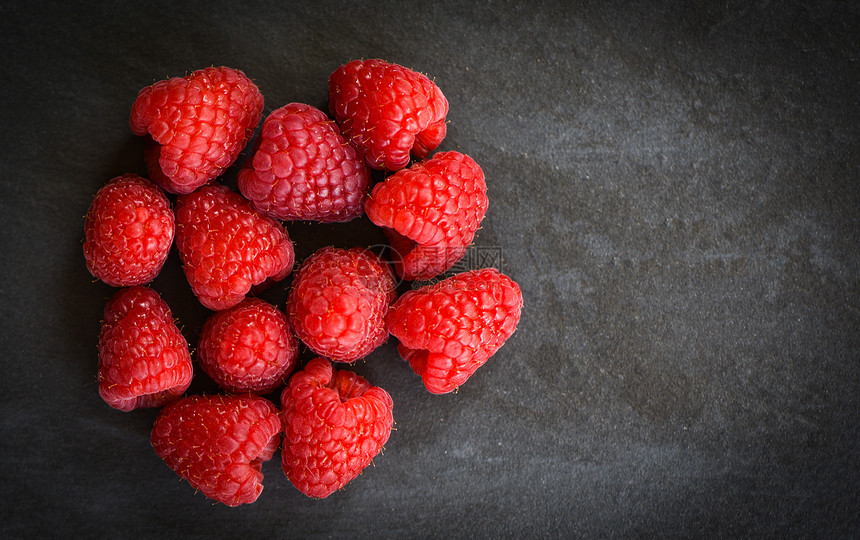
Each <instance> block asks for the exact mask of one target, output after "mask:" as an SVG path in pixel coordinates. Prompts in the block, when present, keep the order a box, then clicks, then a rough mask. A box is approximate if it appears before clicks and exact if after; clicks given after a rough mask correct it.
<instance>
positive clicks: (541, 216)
mask: <svg viewBox="0 0 860 540" xmlns="http://www.w3.org/2000/svg"><path fill="white" fill-rule="evenodd" d="M858 23H860V13H858V9H857V7H856V4H855V3H854V2H835V1H825V2H809V3H806V5H804V4H803V3H779V2H767V1H753V2H748V1H746V0H744V1H728V2H677V3H671V2H659V3H652V2H643V3H642V5H637V4H632V3H627V2H616V1H608V2H604V1H601V2H527V3H526V2H524V3H505V2H499V1H485V2H475V3H469V2H463V3H461V2H443V1H440V2H434V1H429V0H428V1H424V2H367V3H362V2H349V3H347V2H344V3H337V2H329V1H314V2H301V3H297V2H248V3H244V2H232V3H220V2H172V1H171V2H168V1H161V0H157V1H149V2H140V3H130V2H128V3H125V2H117V3H115V2H105V3H91V4H82V3H55V4H50V3H44V2H5V3H3V7H0V43H2V47H3V64H2V84H0V96H2V107H3V112H2V114H3V122H2V131H0V133H2V141H0V143H2V144H0V148H2V152H3V159H2V164H0V167H2V169H0V182H2V191H3V194H2V198H0V230H2V234H3V236H2V246H0V247H2V255H0V257H2V261H3V263H2V275H0V277H1V278H2V279H0V291H2V303H0V314H2V325H3V333H2V342H0V345H2V346H0V359H2V369H3V371H2V376H0V377H2V387H1V389H2V394H0V395H2V398H0V399H2V404H3V411H2V426H3V427H2V439H0V445H2V462H0V477H2V480H3V498H4V500H3V501H2V504H1V505H0V517H2V524H0V536H3V537H6V538H9V537H24V536H33V535H36V534H38V535H43V536H55V535H60V534H63V533H62V532H61V531H72V532H74V533H77V534H79V535H81V536H87V537H90V536H99V537H102V536H104V537H137V536H156V535H158V536H160V537H162V536H177V537H178V536H182V537H198V536H220V535H226V536H234V537H235V536H248V537H250V536H278V537H321V538H323V537H324V538H329V537H360V536H384V537H389V536H390V537H404V536H410V537H440V536H443V535H445V536H455V537H497V536H513V537H538V536H541V537H569V536H573V535H576V536H588V537H592V536H601V537H606V536H621V537H630V536H652V535H657V536H681V537H697V536H710V537H714V536H722V537H733V536H775V537H785V536H788V537H833V536H835V537H849V536H855V537H856V536H857V535H858V534H860V523H858V517H857V515H858V507H860V487H858V486H860V455H858V451H860V421H858V406H860V399H858V396H860V339H858V337H860V336H858V328H860V295H858V278H860V257H858V245H860V242H859V241H860V234H858V231H860V228H858V211H860V195H858V193H860V190H858V187H857V183H858V181H860V159H858V155H860V147H858V146H860V145H858V120H860V115H858V112H860V101H858V96H860V68H858V50H860V43H858V37H857V36H858V35H860V24H858ZM373 57H378V58H384V59H386V60H389V61H392V62H396V63H400V64H403V65H406V66H409V67H411V68H414V69H416V70H418V71H421V72H423V73H426V74H428V75H429V76H430V77H432V78H433V79H434V80H435V81H436V83H437V84H438V85H439V86H440V87H441V88H442V90H443V92H444V93H445V95H446V96H447V98H448V100H449V102H450V114H449V116H448V120H449V130H448V137H447V138H446V139H445V141H444V142H443V144H442V146H441V149H442V150H452V149H456V150H460V151H462V152H465V153H467V154H469V155H471V156H472V157H473V158H475V160H476V161H477V162H478V163H479V164H481V166H482V167H483V169H484V171H485V173H486V177H487V183H488V185H489V199H490V206H489V211H488V213H487V216H486V219H485V220H484V222H483V226H482V228H481V230H480V231H479V233H478V235H477V238H476V243H475V245H476V251H475V253H477V254H480V253H485V254H486V253H501V254H502V256H503V258H502V259H501V260H500V261H499V262H500V263H501V267H502V270H503V271H504V272H505V273H507V274H508V275H510V276H511V277H512V278H514V279H515V280H516V281H518V282H519V284H520V286H521V287H522V291H523V294H524V297H525V309H524V312H523V318H522V320H521V322H520V325H519V329H518V331H517V333H516V334H515V335H514V336H513V337H512V338H511V339H510V340H509V341H508V343H507V344H506V345H505V346H504V347H503V348H502V349H501V350H500V351H499V352H498V353H497V355H496V356H495V357H493V359H491V361H490V362H489V363H488V364H487V365H486V366H484V367H483V368H481V369H480V370H479V371H478V372H477V373H476V375H475V376H474V377H473V378H472V379H471V380H469V381H468V382H467V383H466V384H465V385H464V386H463V387H462V388H460V390H459V392H457V393H454V394H449V395H444V396H434V395H430V394H429V393H428V392H426V390H424V388H423V386H422V385H421V382H420V379H419V378H418V377H417V376H415V375H414V374H413V373H412V372H411V371H410V370H409V368H408V365H407V364H406V363H405V362H403V361H402V360H400V359H399V357H398V355H397V352H396V349H395V342H394V340H393V339H392V340H391V341H389V343H388V344H386V345H385V346H383V347H382V348H380V349H378V350H377V351H375V352H374V353H373V354H371V355H370V356H369V357H368V358H367V359H366V360H365V361H362V362H358V363H357V364H356V365H355V366H354V367H353V369H354V370H355V371H357V372H359V373H361V374H362V375H364V376H365V377H367V378H368V379H369V380H370V381H371V382H372V383H373V384H376V385H379V386H382V387H383V388H385V389H386V390H388V391H389V392H390V393H391V395H392V397H393V398H394V402H395V409H394V414H395V420H396V431H394V432H393V434H392V436H391V439H390V441H389V442H388V444H387V445H386V448H385V452H384V455H381V456H378V457H377V459H376V460H375V465H374V466H372V467H370V468H368V469H367V470H366V471H365V472H364V474H362V475H361V476H360V477H359V478H358V479H356V480H355V481H353V482H352V483H351V484H350V485H348V486H347V488H346V489H344V490H341V491H339V492H337V493H335V494H333V495H332V496H330V497H329V498H327V499H325V500H313V499H309V498H307V497H305V496H304V495H302V494H301V493H299V492H298V491H297V490H296V489H295V488H293V487H292V485H290V484H289V482H288V481H287V480H286V478H285V477H284V476H283V473H282V472H281V471H280V468H279V463H278V460H279V454H276V457H275V460H273V461H271V462H269V463H267V464H266V465H265V467H264V473H265V474H266V478H265V482H264V483H265V490H264V491H263V493H262V495H261V497H260V499H259V500H258V501H257V502H256V503H255V504H253V505H250V506H245V507H241V508H237V509H230V508H228V507H226V506H223V505H218V504H213V503H212V502H211V501H209V500H208V499H206V498H205V497H203V496H202V495H201V494H195V492H194V490H193V489H192V488H191V487H189V485H188V484H187V483H186V482H183V481H180V480H179V479H178V477H176V475H175V474H174V473H173V472H172V471H170V470H169V469H168V468H167V466H166V465H164V463H163V462H162V461H161V460H160V459H158V457H157V456H156V455H155V453H154V452H153V450H152V448H151V447H150V445H149V438H148V437H149V430H150V428H151V425H152V421H153V420H154V418H155V415H156V411H153V410H143V411H134V412H132V413H120V412H118V411H115V410H113V409H111V408H109V407H108V406H107V405H106V404H104V402H102V401H101V399H100V397H99V395H98V391H97V384H96V364H97V355H96V343H97V336H98V332H99V327H100V320H101V316H102V308H103V306H104V303H105V301H106V299H107V298H108V297H109V296H110V295H111V294H112V292H113V291H112V289H111V288H109V287H107V286H105V285H104V284H102V283H99V282H94V281H93V280H92V278H91V276H89V274H88V272H87V271H86V268H85V266H84V261H83V255H82V251H81V240H82V237H83V216H84V214H85V213H86V210H87V207H88V206H89V204H90V201H91V199H92V197H93V196H94V195H95V192H96V191H97V190H98V189H99V188H100V187H101V186H102V185H104V184H105V183H106V182H107V181H108V180H109V179H110V178H112V177H114V176H117V175H120V174H123V173H127V172H136V173H141V174H142V173H145V170H144V166H143V159H142V143H141V141H140V140H139V139H137V138H136V137H134V136H133V135H132V134H131V132H130V130H129V128H128V114H129V111H130V108H131V104H132V102H133V101H134V98H135V96H136V95H137V92H138V91H139V90H140V89H141V88H142V87H144V86H147V85H149V84H151V83H153V82H154V81H156V80H160V79H163V78H166V77H170V76H177V75H180V76H181V75H184V74H186V73H190V72H191V71H193V70H195V69H199V68H202V67H206V66H210V65H228V66H231V67H236V68H239V69H242V70H244V71H245V73H247V74H248V75H249V76H250V77H252V78H253V79H254V81H255V82H256V83H257V85H258V86H259V88H260V90H261V91H262V92H263V94H264V96H265V99H266V106H265V109H264V114H268V113H270V112H271V111H272V110H274V109H276V108H278V107H280V106H282V105H284V104H286V103H289V102H292V101H298V102H305V103H310V104H312V105H315V106H318V107H321V108H322V107H325V103H326V89H327V79H328V75H329V74H330V73H331V72H332V71H333V70H334V69H335V68H336V67H337V66H339V65H340V64H343V63H345V62H347V61H349V60H351V59H355V58H373ZM242 159H244V155H243V157H242V158H240V161H241V160H242ZM224 181H225V182H226V183H228V184H231V185H235V169H232V170H231V171H230V172H229V173H228V174H227V175H226V177H225V178H224ZM288 230H289V232H290V235H291V237H292V239H293V240H294V242H295V244H296V253H297V257H298V259H299V260H301V259H303V258H304V257H307V256H308V255H309V254H310V253H312V252H313V251H314V250H315V249H317V248H319V247H321V246H323V245H326V244H334V245H339V246H342V247H348V246H351V245H356V244H359V245H367V244H373V243H379V242H382V241H384V237H383V236H382V235H381V234H380V233H379V232H378V231H377V230H376V229H375V228H374V227H373V226H372V225H371V224H370V223H369V222H368V221H367V220H366V219H361V220H359V221H356V222H353V223H351V224H347V225H336V226H332V225H327V226H320V225H311V224H289V225H288ZM288 283H289V280H288V281H287V282H285V284H288ZM153 287H154V288H155V289H156V290H158V291H159V292H160V293H161V294H162V295H163V297H164V298H165V300H166V301H167V302H168V304H169V305H170V306H171V308H172V309H173V312H174V315H175V316H176V317H177V318H178V319H179V321H180V323H181V324H182V328H183V331H184V333H185V335H186V337H187V338H188V339H189V341H190V342H191V343H192V345H193V344H194V343H195V342H196V339H197V334H198V332H199V329H200V326H201V325H202V323H203V321H204V320H205V318H206V316H207V314H208V312H207V311H206V310H205V309H204V308H202V307H201V306H200V305H199V304H198V303H197V301H196V299H195V298H194V297H193V296H192V295H191V293H190V291H189V290H188V287H187V284H186V283H185V281H184V277H183V275H182V272H181V269H180V266H179V262H178V258H177V257H176V255H175V252H174V253H173V254H172V255H171V257H170V259H169V261H168V265H167V267H166V268H165V270H164V272H163V273H162V275H161V276H159V277H158V278H157V279H156V280H155V282H154V283H153ZM264 297H265V298H267V299H269V300H271V301H273V302H276V303H278V305H279V306H282V305H283V300H284V298H285V286H284V285H281V286H276V287H275V288H273V289H271V290H269V291H268V292H267V293H266V294H265V295H264ZM303 358H304V359H307V358H308V356H307V355H305V356H303ZM192 391H194V392H209V391H212V386H211V382H208V381H206V380H205V378H203V377H199V378H197V379H196V380H195V383H194V385H193V386H192Z"/></svg>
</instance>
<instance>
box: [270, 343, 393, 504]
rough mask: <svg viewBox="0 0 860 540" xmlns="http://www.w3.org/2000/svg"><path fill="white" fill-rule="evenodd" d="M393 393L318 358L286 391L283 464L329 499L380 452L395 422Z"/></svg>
mask: <svg viewBox="0 0 860 540" xmlns="http://www.w3.org/2000/svg"><path fill="white" fill-rule="evenodd" d="M393 405H394V403H393V401H392V400H391V396H390V395H389V394H388V392H386V391H385V390H383V389H382V388H379V387H378V386H371V385H370V383H368V382H367V380H365V379H364V378H363V377H360V376H358V375H356V374H355V373H352V372H350V371H336V370H334V369H333V368H332V364H331V362H329V361H328V360H326V359H324V358H315V359H314V360H311V361H310V362H308V365H307V366H305V369H304V370H303V371H299V372H298V373H296V374H295V375H293V377H292V378H291V379H290V384H289V386H287V387H286V388H284V391H283V392H282V393H281V411H282V412H281V423H282V424H283V426H284V446H283V448H282V449H281V465H282V466H283V468H284V474H286V476H287V478H288V479H289V480H290V482H292V483H293V485H294V486H296V488H297V489H298V490H299V491H301V492H302V493H304V494H305V495H307V496H309V497H317V498H325V497H328V496H329V495H331V494H332V493H334V492H335V491H337V490H338V489H340V488H342V487H343V486H345V485H346V484H348V483H349V482H351V481H352V480H353V479H354V478H355V477H356V476H358V475H359V474H361V471H362V470H363V469H364V468H365V467H367V466H368V465H369V464H370V463H371V461H373V458H374V457H375V456H376V455H377V454H378V453H379V452H380V450H381V449H382V446H383V445H384V444H385V443H386V442H387V441H388V437H389V436H390V435H391V428H392V427H393V425H394V417H393V415H392V409H393Z"/></svg>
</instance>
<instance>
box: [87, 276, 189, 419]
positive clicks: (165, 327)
mask: <svg viewBox="0 0 860 540" xmlns="http://www.w3.org/2000/svg"><path fill="white" fill-rule="evenodd" d="M98 349H99V376H98V379H99V393H100V394H101V396H102V398H103V399H104V400H105V402H107V404H108V405H110V406H111V407H113V408H115V409H119V410H121V411H131V410H133V409H137V408H142V407H160V406H161V405H164V404H165V403H167V402H169V401H171V400H173V399H175V398H177V397H178V396H180V395H181V394H182V393H183V392H185V390H186V389H187V388H188V386H189V385H190V384H191V377H192V375H193V373H192V370H193V368H192V365H191V355H190V354H189V352H188V342H187V341H186V340H185V337H184V336H183V335H182V333H181V332H180V331H179V329H178V328H177V327H176V324H175V323H174V322H173V315H172V314H171V313H170V308H168V307H167V304H166V303H165V302H164V300H162V299H161V297H160V296H159V295H158V293H157V292H155V291H154V290H152V289H150V288H148V287H143V286H140V285H137V286H134V287H130V288H128V289H121V290H119V291H117V293H116V294H114V296H113V298H112V299H111V300H110V301H109V302H108V303H107V305H106V306H105V312H104V322H103V323H102V329H101V334H100V335H99V347H98Z"/></svg>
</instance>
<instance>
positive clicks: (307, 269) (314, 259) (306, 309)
mask: <svg viewBox="0 0 860 540" xmlns="http://www.w3.org/2000/svg"><path fill="white" fill-rule="evenodd" d="M394 287H395V285H394V277H393V276H392V274H391V270H390V269H389V268H388V266H387V265H385V263H383V262H382V261H381V260H380V259H379V257H377V256H376V255H374V254H373V253H371V252H369V251H366V250H362V249H359V248H353V249H349V250H346V249H338V248H333V247H326V248H323V249H321V250H319V251H317V252H316V253H314V254H313V255H311V256H310V257H309V258H308V259H307V260H305V262H304V263H303V264H302V266H301V267H300V268H299V270H298V271H297V272H296V275H295V277H294V278H293V285H292V288H291V289H290V294H289V297H288V298H287V315H288V316H289V319H290V324H291V325H292V327H293V330H294V331H295V332H296V335H298V336H299V339H301V340H302V341H303V342H304V343H305V345H307V346H308V347H309V348H310V349H311V350H312V351H314V352H315V353H317V354H319V355H322V356H325V357H327V358H330V359H332V360H334V361H336V362H353V361H355V360H358V359H359V358H363V357H365V356H367V355H368V354H369V353H370V352H371V351H372V350H374V349H376V348H377V347H379V346H380V345H382V344H383V343H384V342H385V341H386V340H387V339H388V330H386V328H385V314H386V313H387V312H388V306H389V305H390V304H391V302H393V301H394V298H395V297H396V293H395V291H394Z"/></svg>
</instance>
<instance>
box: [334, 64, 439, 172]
mask: <svg viewBox="0 0 860 540" xmlns="http://www.w3.org/2000/svg"><path fill="white" fill-rule="evenodd" d="M328 88H329V91H328V99H329V109H330V110H331V114H332V116H333V117H334V119H335V120H336V121H337V123H338V124H340V128H341V130H342V131H343V134H344V135H345V136H346V137H347V138H348V139H350V140H352V142H353V143H354V144H355V145H356V147H357V148H359V149H360V150H361V151H362V152H363V153H364V154H365V157H366V159H367V163H368V164H369V165H370V166H371V167H373V168H374V169H387V170H389V171H396V170H398V169H402V168H403V167H405V166H406V164H407V163H409V154H410V152H411V153H412V154H413V155H414V156H415V157H417V158H424V157H426V156H427V155H428V154H429V153H430V152H431V151H433V150H435V149H436V147H437V146H439V143H441V142H442V139H444V138H445V133H446V132H447V126H446V124H445V116H446V115H447V114H448V100H446V99H445V96H444V95H442V91H441V90H440V89H439V87H438V86H436V84H434V83H433V81H431V80H430V79H428V78H427V77H426V76H424V75H422V74H420V73H418V72H415V71H412V70H411V69H408V68H405V67H403V66H399V65H397V64H390V63H388V62H385V61H383V60H353V61H352V62H349V63H348V64H345V65H343V66H341V67H339V68H337V69H336V70H335V71H334V73H332V74H331V76H330V77H329V82H328Z"/></svg>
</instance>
